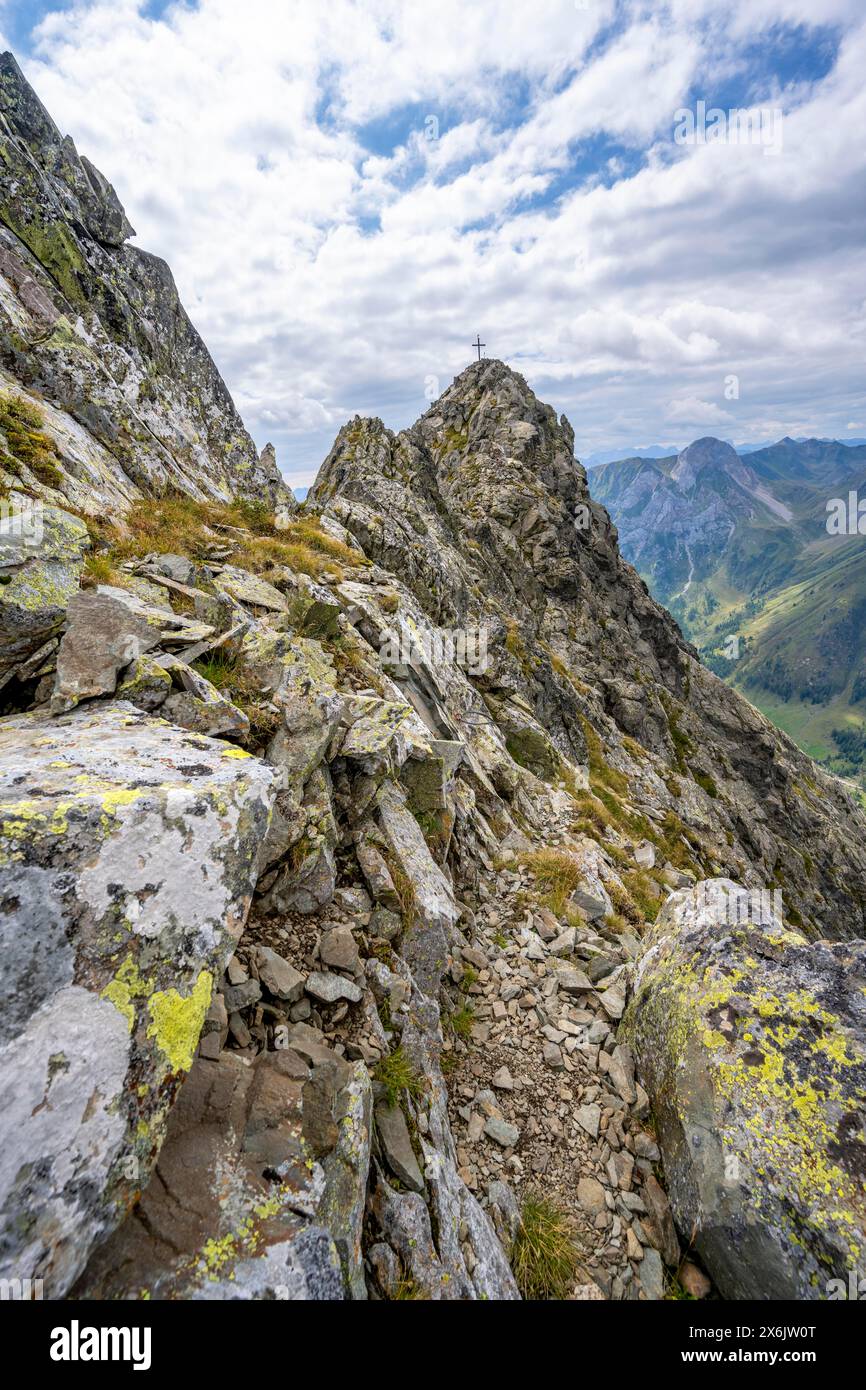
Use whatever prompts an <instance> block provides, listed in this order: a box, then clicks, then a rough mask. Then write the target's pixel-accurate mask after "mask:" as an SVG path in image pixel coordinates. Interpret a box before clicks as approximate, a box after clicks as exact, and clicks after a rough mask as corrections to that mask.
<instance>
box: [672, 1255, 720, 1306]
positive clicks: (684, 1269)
mask: <svg viewBox="0 0 866 1390" xmlns="http://www.w3.org/2000/svg"><path fill="white" fill-rule="evenodd" d="M679 1280H680V1284H681V1285H682V1287H683V1288H684V1289H685V1291H686V1293H687V1294H691V1296H692V1298H706V1297H707V1296H708V1295H709V1293H710V1291H711V1289H712V1287H713V1286H712V1284H711V1283H710V1281H709V1279H708V1278H707V1276H706V1275H705V1274H704V1271H703V1270H702V1269H698V1267H697V1265H695V1264H692V1262H691V1260H683V1262H682V1264H681V1265H680V1271H679Z"/></svg>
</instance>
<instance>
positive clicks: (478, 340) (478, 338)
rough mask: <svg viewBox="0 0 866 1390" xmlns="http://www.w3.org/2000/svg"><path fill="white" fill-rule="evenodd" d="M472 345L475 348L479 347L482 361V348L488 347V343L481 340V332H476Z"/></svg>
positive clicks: (479, 359)
mask: <svg viewBox="0 0 866 1390" xmlns="http://www.w3.org/2000/svg"><path fill="white" fill-rule="evenodd" d="M472 346H473V347H474V348H477V349H478V361H479V362H480V361H481V349H482V348H483V347H487V344H486V343H482V341H481V334H480V333H476V334H475V342H474V343H473V344H472Z"/></svg>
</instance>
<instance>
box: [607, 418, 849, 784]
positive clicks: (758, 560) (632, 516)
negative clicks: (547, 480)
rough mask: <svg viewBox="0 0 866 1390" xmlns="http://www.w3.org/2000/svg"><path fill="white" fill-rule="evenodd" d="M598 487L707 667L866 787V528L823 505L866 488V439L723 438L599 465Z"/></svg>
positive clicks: (645, 573) (629, 549)
mask: <svg viewBox="0 0 866 1390" xmlns="http://www.w3.org/2000/svg"><path fill="white" fill-rule="evenodd" d="M590 485H591V487H592V490H593V493H594V495H595V496H596V497H597V498H598V500H599V501H601V502H602V503H603V504H604V505H605V506H606V507H607V508H608V510H609V511H610V513H611V516H612V518H613V520H614V522H615V523H616V525H617V527H618V529H619V535H620V544H621V547H622V549H623V551H624V553H625V554H626V556H627V557H628V558H629V559H630V560H631V561H632V563H633V564H634V565H635V566H636V567H637V569H638V570H639V572H640V573H641V575H642V577H643V578H644V579H645V580H646V582H647V584H648V586H649V588H650V589H651V591H652V592H653V594H654V596H655V597H657V598H659V599H660V600H661V601H662V602H663V603H665V605H666V606H667V607H668V608H669V609H670V611H671V612H672V613H673V614H674V616H675V617H676V618H677V620H678V622H679V623H680V625H681V627H682V628H683V630H684V632H685V633H686V635H687V636H688V637H689V638H690V639H691V641H693V642H694V643H695V645H696V646H697V647H698V648H699V649H700V650H701V653H702V655H703V657H704V660H705V662H706V664H707V665H708V666H709V667H710V668H711V669H712V670H713V671H715V672H716V674H718V675H720V676H722V677H723V678H724V679H725V680H726V681H727V682H728V683H729V684H730V685H732V686H734V687H735V688H736V689H738V690H740V691H742V693H744V694H745V695H746V696H747V697H748V698H749V699H750V700H751V701H752V703H753V704H754V705H756V706H757V707H758V708H759V709H760V710H761V711H762V712H763V713H764V714H766V715H767V716H768V718H770V719H772V720H773V721H774V723H776V724H777V725H778V726H779V727H780V728H782V729H784V730H785V732H786V733H788V734H790V736H791V737H792V738H794V739H795V740H796V741H797V742H798V743H799V744H800V746H801V747H802V748H803V749H804V750H805V751H807V752H808V753H810V754H811V755H812V756H814V757H816V758H819V759H821V760H822V761H823V762H825V763H826V764H827V765H828V766H829V767H830V768H831V769H832V770H833V771H835V772H837V773H839V774H840V775H842V776H845V777H849V778H854V779H856V780H857V781H858V782H859V784H860V785H861V786H864V787H866V536H860V535H854V536H848V535H840V536H836V535H830V534H828V531H827V518H828V510H827V504H828V502H829V500H830V499H831V498H833V497H841V498H843V499H846V500H847V497H848V493H849V492H850V491H854V492H859V495H860V496H864V495H866V448H864V447H863V446H859V447H856V448H850V447H848V446H846V445H844V444H839V443H836V442H835V441H823V440H808V441H805V442H802V443H798V442H797V441H794V440H791V439H784V440H781V441H780V442H779V443H778V444H775V445H773V446H771V447H770V448H767V449H761V450H758V451H756V452H755V453H752V454H749V455H748V456H747V457H746V458H745V459H742V460H740V459H738V458H737V456H736V454H735V453H734V450H732V449H731V448H730V446H729V445H725V444H723V443H722V441H719V440H700V441H697V443H696V444H693V445H690V446H689V449H687V450H684V451H683V453H682V454H680V455H679V456H678V457H677V458H672V459H624V460H622V461H621V462H620V463H610V464H606V465H605V466H604V467H601V468H598V469H595V470H593V472H592V474H590Z"/></svg>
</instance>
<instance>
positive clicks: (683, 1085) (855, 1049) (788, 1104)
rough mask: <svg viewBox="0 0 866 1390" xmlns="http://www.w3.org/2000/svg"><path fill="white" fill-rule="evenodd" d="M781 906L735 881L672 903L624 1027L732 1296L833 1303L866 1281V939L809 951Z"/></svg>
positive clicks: (669, 1152) (704, 886) (697, 1232)
mask: <svg viewBox="0 0 866 1390" xmlns="http://www.w3.org/2000/svg"><path fill="white" fill-rule="evenodd" d="M767 896H768V895H767ZM750 899H751V901H750ZM769 909H770V904H768V903H767V901H766V898H764V899H763V900H758V901H757V902H756V901H755V895H754V894H751V895H749V896H748V897H747V896H746V895H745V893H744V890H743V889H742V888H741V887H738V886H737V885H735V884H734V883H732V882H730V881H729V880H725V879H713V880H709V881H707V882H704V883H700V884H698V885H697V887H696V888H694V889H689V890H685V891H681V892H678V893H675V894H673V895H672V897H671V898H670V899H669V900H668V902H667V903H666V904H665V907H664V908H663V910H662V912H661V913H660V915H659V918H658V921H657V924H656V926H655V929H654V930H653V932H652V934H651V936H650V937H649V938H648V939H647V940H646V942H645V943H644V950H643V954H642V956H641V958H640V961H639V963H638V971H637V977H636V986H635V995H634V998H633V1001H632V1003H631V1005H630V1008H629V1012H628V1014H627V1016H626V1021H625V1028H626V1031H627V1033H628V1036H629V1039H630V1041H631V1043H632V1047H633V1049H634V1054H635V1058H636V1062H637V1067H638V1073H639V1076H640V1078H641V1080H642V1082H643V1084H644V1086H645V1087H646V1089H647V1091H648V1093H649V1095H650V1098H651V1100H652V1104H653V1112H654V1116H655V1121H656V1127H657V1134H658V1141H659V1144H660V1146H661V1149H662V1155H663V1158H664V1165H665V1176H666V1179H667V1184H668V1191H669V1195H670V1199H671V1204H672V1207H673V1211H674V1215H675V1217H676V1221H677V1224H678V1226H679V1228H680V1231H681V1232H682V1234H683V1236H684V1238H685V1239H687V1240H689V1241H691V1240H692V1238H694V1244H695V1246H696V1248H697V1250H698V1251H699V1252H700V1255H701V1257H702V1259H703V1260H704V1262H705V1264H706V1267H707V1269H708V1270H709V1271H710V1273H711V1274H712V1276H713V1279H714V1280H715V1282H716V1284H717V1286H718V1288H719V1290H720V1291H721V1293H722V1294H723V1295H724V1296H725V1297H726V1298H758V1299H783V1298H795V1299H821V1298H826V1297H828V1289H829V1287H830V1281H831V1280H834V1279H842V1280H844V1281H847V1280H848V1278H849V1277H850V1276H851V1275H852V1274H853V1275H854V1276H855V1277H856V1278H863V1277H864V1276H866V1183H864V1179H866V1133H864V1114H866V942H862V941H858V942H844V943H830V942H824V941H822V942H818V943H809V942H807V941H806V939H805V938H804V937H803V936H802V935H801V934H800V933H799V932H796V931H792V930H791V929H790V928H788V927H786V926H785V925H784V924H783V922H782V921H781V920H780V919H779V917H778V916H776V915H775V913H774V912H773V911H772V910H769Z"/></svg>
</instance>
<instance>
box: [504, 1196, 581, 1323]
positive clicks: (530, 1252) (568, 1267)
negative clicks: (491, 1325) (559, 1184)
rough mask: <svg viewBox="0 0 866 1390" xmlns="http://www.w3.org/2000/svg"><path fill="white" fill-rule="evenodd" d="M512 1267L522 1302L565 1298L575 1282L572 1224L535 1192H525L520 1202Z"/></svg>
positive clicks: (576, 1262)
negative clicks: (523, 1300)
mask: <svg viewBox="0 0 866 1390" xmlns="http://www.w3.org/2000/svg"><path fill="white" fill-rule="evenodd" d="M511 1267H512V1269H513V1270H514V1277H515V1279H516V1280H517V1285H518V1288H519V1289H520V1292H521V1293H522V1294H523V1297H524V1298H530V1299H539V1298H546V1299H563V1298H567V1297H568V1295H569V1293H570V1292H571V1290H572V1288H573V1286H574V1282H575V1280H576V1278H577V1272H578V1252H577V1248H576V1246H575V1244H574V1237H573V1233H572V1225H571V1221H570V1219H569V1217H568V1216H567V1215H566V1213H565V1212H563V1211H560V1209H559V1207H557V1206H555V1204H554V1203H553V1202H551V1201H549V1200H548V1198H546V1197H542V1196H541V1195H540V1193H538V1192H527V1194H526V1196H525V1197H524V1199H523V1207H522V1210H521V1214H520V1228H519V1230H518V1232H517V1236H516V1237H515V1240H514V1245H513V1246H512V1250H511Z"/></svg>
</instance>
